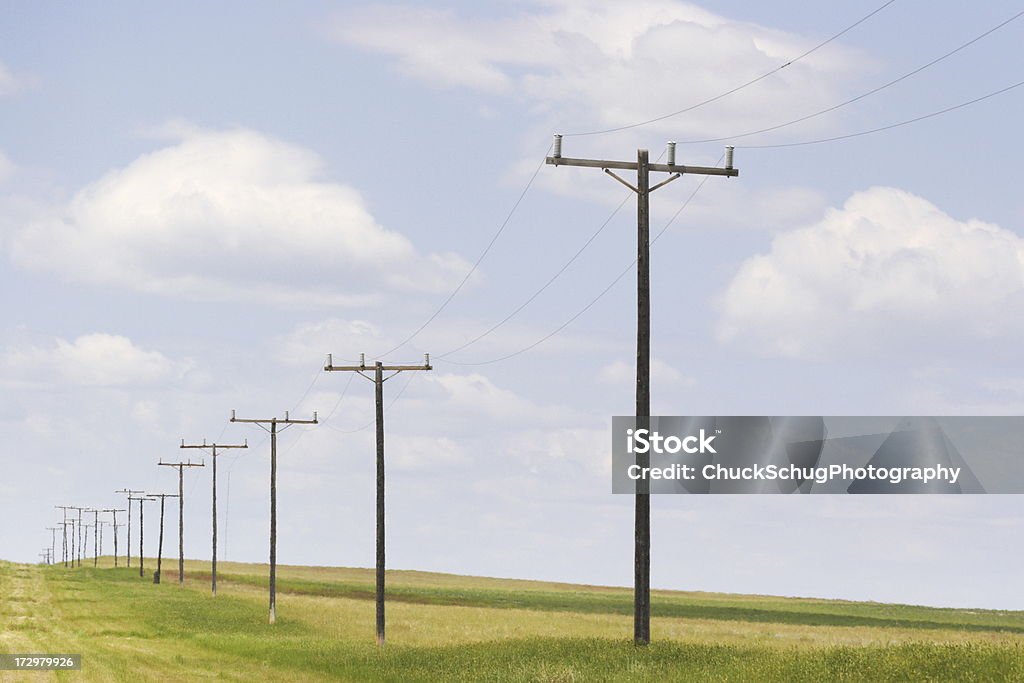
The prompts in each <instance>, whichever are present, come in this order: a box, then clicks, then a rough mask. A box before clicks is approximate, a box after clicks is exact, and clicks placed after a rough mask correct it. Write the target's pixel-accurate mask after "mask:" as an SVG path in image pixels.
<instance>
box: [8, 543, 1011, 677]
mask: <svg viewBox="0 0 1024 683" xmlns="http://www.w3.org/2000/svg"><path fill="white" fill-rule="evenodd" d="M107 564H109V561H108V562H105V563H104V565H107ZM175 568H176V567H175ZM203 571H208V567H207V565H205V564H204V563H198V562H189V563H188V566H187V567H186V575H187V577H188V581H187V582H186V588H185V589H184V590H182V589H180V588H179V587H178V586H177V582H176V576H175V574H174V573H173V572H172V571H171V570H170V569H169V568H168V567H167V565H165V569H164V574H165V576H164V583H163V584H162V585H159V586H157V585H154V584H152V582H151V581H149V580H142V579H140V578H139V577H138V574H137V571H136V570H134V569H132V570H129V569H125V568H121V569H113V568H109V567H106V566H104V567H101V568H99V569H92V568H89V567H83V568H82V569H75V570H71V569H64V568H62V567H37V566H26V565H14V564H9V563H2V562H0V651H3V652H80V653H82V654H83V655H84V666H83V671H82V672H80V673H75V674H71V673H60V674H53V675H52V676H51V677H50V678H51V679H52V680H64V679H67V680H95V681H108V680H125V681H127V680H161V681H163V680H172V681H173V680H190V681H191V680H205V679H210V680H237V681H243V680H245V681H252V680H263V681H305V680H352V681H480V680H486V681H626V680H630V681H632V680H640V681H665V680H667V681H674V680H679V681H750V680H757V681H825V680H839V681H885V680H899V681H919V680H934V681H943V680H950V681H952V680H956V681H971V680H976V681H991V680H1022V679H1024V649H1022V648H1024V613H1020V612H1001V611H984V610H970V611H965V610H949V609H931V608H923V607H914V606H908V605H882V604H874V603H852V602H842V601H825V600H811V599H787V598H772V597H758V596H737V595H724V594H709V593H683V592H670V591H658V592H656V594H655V602H654V615H655V617H654V620H653V625H652V630H653V634H654V637H655V642H654V643H653V644H652V645H651V646H650V647H647V648H636V647H634V646H633V645H632V643H630V642H629V641H628V640H627V638H628V634H629V633H630V632H631V598H630V593H629V591H628V590H625V589H615V588H602V587H592V586H575V585H567V584H552V583H541V582H527V581H516V580H500V579H485V578H479V577H456V576H450V575H440V574H427V573H421V572H390V573H389V594H388V595H389V607H388V644H387V646H386V647H384V648H377V647H376V646H375V645H374V642H373V601H372V597H373V592H372V580H373V575H372V571H369V570H355V569H340V568H321V567H281V568H280V571H279V590H280V592H279V596H278V622H277V624H275V625H273V626H271V625H269V624H267V623H266V621H267V606H266V591H265V589H264V588H263V586H264V585H265V581H266V578H265V572H266V567H265V566H259V565H240V564H234V563H225V564H224V566H223V568H222V573H221V576H220V579H221V580H220V595H218V597H217V598H216V599H214V598H212V597H211V596H210V595H209V588H208V582H207V580H204V577H203V576H202V572H203ZM45 676H46V675H35V677H34V678H33V679H32V680H40V679H41V680H46V678H45ZM8 679H10V680H21V679H16V678H14V674H9V675H8V678H4V673H3V672H0V680H8Z"/></svg>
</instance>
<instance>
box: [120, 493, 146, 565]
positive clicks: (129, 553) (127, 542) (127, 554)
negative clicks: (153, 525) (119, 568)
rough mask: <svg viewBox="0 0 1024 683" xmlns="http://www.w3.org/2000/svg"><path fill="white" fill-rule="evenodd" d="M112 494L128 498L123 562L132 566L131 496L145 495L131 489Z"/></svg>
mask: <svg viewBox="0 0 1024 683" xmlns="http://www.w3.org/2000/svg"><path fill="white" fill-rule="evenodd" d="M114 493H123V494H125V495H127V496H128V534H127V536H128V538H126V539H125V550H124V555H125V560H126V562H127V564H128V566H129V567H130V566H132V500H133V498H132V496H134V495H136V494H138V493H145V491H135V490H133V489H121V490H120V491H114Z"/></svg>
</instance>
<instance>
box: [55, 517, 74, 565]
mask: <svg viewBox="0 0 1024 683" xmlns="http://www.w3.org/2000/svg"><path fill="white" fill-rule="evenodd" d="M53 507H55V508H57V509H58V510H61V511H63V513H64V520H63V521H62V522H61V527H63V531H62V534H63V539H62V542H61V559H63V560H64V567H65V568H67V566H68V510H70V509H71V506H69V505H54V506H53Z"/></svg>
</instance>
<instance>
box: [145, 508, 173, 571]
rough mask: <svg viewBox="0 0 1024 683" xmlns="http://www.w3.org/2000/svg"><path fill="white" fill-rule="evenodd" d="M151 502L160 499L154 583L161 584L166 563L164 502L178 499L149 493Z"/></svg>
mask: <svg viewBox="0 0 1024 683" xmlns="http://www.w3.org/2000/svg"><path fill="white" fill-rule="evenodd" d="M146 496H147V497H148V498H149V499H150V500H156V499H157V498H159V499H160V542H159V543H157V546H156V574H154V575H153V583H160V579H161V578H162V577H163V571H162V570H163V563H164V501H165V500H166V499H167V498H177V497H178V494H176V493H147V494H146Z"/></svg>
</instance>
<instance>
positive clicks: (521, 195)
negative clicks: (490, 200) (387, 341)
mask: <svg viewBox="0 0 1024 683" xmlns="http://www.w3.org/2000/svg"><path fill="white" fill-rule="evenodd" d="M549 151H551V145H550V144H549V145H548V148H547V151H546V152H545V153H544V157H546V156H547V152H549ZM543 166H544V158H541V161H540V163H539V164H537V168H535V169H534V170H533V173H532V174H531V175H530V178H529V180H528V181H527V182H526V186H525V187H524V188H523V191H522V192H520V193H519V197H517V198H516V201H515V203H513V204H512V208H511V209H510V210H509V212H508V214H506V216H505V220H503V221H502V222H501V225H499V226H498V229H497V231H495V233H494V235H492V236H491V239H490V241H489V242H488V243H487V246H486V247H484V250H483V251H482V252H480V255H479V256H478V257H477V259H476V261H475V262H474V263H473V266H472V267H471V268H470V269H469V271H468V272H467V273H466V275H465V276H464V277H463V278H462V280H461V281H460V282H459V284H458V285H456V287H455V289H453V290H452V292H451V294H449V295H448V296H447V297H446V298H445V300H444V301H442V302H441V305H440V306H438V307H437V309H436V310H434V312H433V313H432V314H431V315H430V317H429V318H427V319H426V320H425V321H423V323H422V324H421V325H420V326H419V327H417V328H416V329H415V330H413V332H412V333H411V334H409V335H408V336H407V337H406V338H405V339H403V340H402V341H401V342H399V343H398V344H396V345H395V346H393V347H391V348H390V349H388V350H387V351H385V352H384V353H381V354H376V357H377V358H385V357H387V356H389V355H391V354H392V353H394V352H395V351H397V350H398V349H400V348H402V347H403V346H405V345H406V344H408V343H409V342H411V341H412V340H413V339H415V338H416V337H417V336H419V334H420V332H422V331H423V330H425V329H426V328H427V326H428V325H430V324H431V323H432V322H434V320H436V319H437V316H439V315H441V312H442V311H444V309H446V308H447V307H448V304H450V303H451V302H452V299H454V298H455V297H456V295H458V293H459V292H461V291H462V288H463V287H465V285H466V283H467V282H469V278H471V277H472V276H473V274H474V273H475V272H476V271H477V269H478V268H479V267H480V264H481V263H482V262H483V260H484V258H486V257H487V254H489V253H490V251H491V248H492V247H494V245H495V243H496V242H497V241H498V238H499V237H501V234H502V233H503V232H505V228H506V227H508V224H509V222H510V221H511V220H512V216H514V215H515V213H516V211H517V210H518V209H519V205H520V204H522V203H523V198H524V197H526V193H527V192H529V191H530V188H531V187H532V186H533V181H534V180H536V179H537V175H538V174H539V173H540V169H541V168H543Z"/></svg>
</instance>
